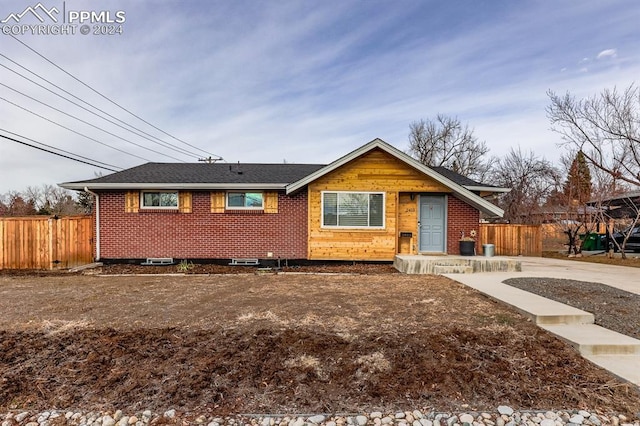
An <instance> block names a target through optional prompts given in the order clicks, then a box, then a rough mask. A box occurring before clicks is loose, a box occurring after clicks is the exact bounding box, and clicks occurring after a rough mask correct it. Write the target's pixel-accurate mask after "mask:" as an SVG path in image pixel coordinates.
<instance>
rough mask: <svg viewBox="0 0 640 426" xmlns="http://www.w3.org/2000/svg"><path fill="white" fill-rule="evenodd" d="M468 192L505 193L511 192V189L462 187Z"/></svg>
mask: <svg viewBox="0 0 640 426" xmlns="http://www.w3.org/2000/svg"><path fill="white" fill-rule="evenodd" d="M464 187H465V188H467V189H468V190H469V191H477V192H500V193H507V192H511V188H499V187H496V186H473V185H464Z"/></svg>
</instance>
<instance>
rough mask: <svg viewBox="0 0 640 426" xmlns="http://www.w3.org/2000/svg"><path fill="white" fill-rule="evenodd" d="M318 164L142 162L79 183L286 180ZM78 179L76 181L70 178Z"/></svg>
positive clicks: (309, 170)
mask: <svg viewBox="0 0 640 426" xmlns="http://www.w3.org/2000/svg"><path fill="white" fill-rule="evenodd" d="M322 167H324V165H322V164H252V163H248V164H237V163H234V164H230V163H212V164H209V163H196V164H186V163H146V164H143V165H140V166H137V167H133V168H130V169H127V170H123V171H121V172H117V173H113V174H110V175H107V176H103V177H99V178H96V179H91V180H86V181H81V182H82V183H92V184H93V183H109V184H118V183H182V184H189V183H203V184H204V183H220V184H225V183H234V184H242V183H246V184H255V183H274V184H277V183H280V184H288V183H291V182H295V181H297V180H300V179H302V178H303V177H305V176H308V175H310V174H311V173H313V172H315V171H316V170H319V169H321V168H322ZM74 183H79V182H74Z"/></svg>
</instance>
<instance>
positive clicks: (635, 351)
mask: <svg viewBox="0 0 640 426" xmlns="http://www.w3.org/2000/svg"><path fill="white" fill-rule="evenodd" d="M518 260H520V261H521V262H522V272H484V273H477V274H446V275H445V276H447V277H449V278H451V279H453V280H455V281H458V282H460V283H462V284H464V285H467V286H469V287H471V288H474V289H476V290H478V291H480V292H482V293H484V294H486V295H488V296H490V297H491V298H493V299H496V300H500V301H502V302H504V303H506V304H508V305H511V306H512V307H514V308H515V309H516V310H518V311H520V312H521V313H522V314H524V315H525V316H527V317H529V318H531V319H532V320H533V321H535V322H536V324H538V325H539V326H540V327H542V328H544V329H546V330H548V331H549V332H551V333H553V334H555V335H556V336H558V337H559V338H561V339H563V340H565V341H566V342H567V343H569V344H570V345H572V346H573V347H575V348H576V350H578V351H579V352H580V354H581V355H582V356H583V357H585V358H586V359H588V360H590V361H591V362H593V363H595V364H597V365H599V366H601V367H603V368H605V369H607V370H609V371H611V372H612V373H613V374H615V375H617V376H619V377H621V378H623V379H625V380H628V381H629V382H631V383H634V384H636V385H638V386H640V340H637V339H633V338H631V337H629V336H626V335H623V334H620V333H617V332H615V331H611V330H607V329H605V328H602V327H600V326H598V325H595V324H593V321H594V317H593V314H591V313H589V312H585V311H581V310H580V309H576V308H573V307H571V306H568V305H565V304H563V303H559V302H555V301H553V300H549V299H546V298H544V297H541V296H538V295H535V294H532V293H529V292H527V291H524V290H520V289H517V288H515V287H511V286H509V285H506V284H503V281H505V280H507V279H509V278H524V277H546V278H563V279H571V280H578V281H589V282H597V283H602V284H605V285H609V286H612V287H616V288H619V289H622V290H625V291H628V292H631V293H636V294H640V269H638V268H629V267H623V266H609V265H602V264H597V263H588V262H576V261H568V260H559V259H547V258H529V257H522V258H518Z"/></svg>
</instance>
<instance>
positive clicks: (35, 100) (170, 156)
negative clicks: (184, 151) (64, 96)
mask: <svg viewBox="0 0 640 426" xmlns="http://www.w3.org/2000/svg"><path fill="white" fill-rule="evenodd" d="M0 86H3V87H6V88H7V89H9V90H12V91H14V92H16V93H19V94H20V95H22V96H24V97H25V98H27V99H31V100H32V101H34V102H37V103H39V104H41V105H44V106H46V107H48V108H51V109H52V110H54V111H57V112H59V113H60V114H64V115H66V116H67V117H71V118H73V119H75V120H78V121H79V122H81V123H83V124H86V125H87V126H91V127H93V128H94V129H98V130H100V131H102V132H105V133H106V134H108V135H111V136H113V137H115V138H118V139H120V140H122V141H125V142H127V143H130V144H132V145H135V146H137V147H138V148H142V149H146V150H147V151H151V152H154V153H156V152H157V151H154V150H153V149H151V148H147V147H146V146H144V145H140V144H138V143H135V142H133V141H130V140H129V139H125V138H123V137H121V136H118V135H116V134H115V133H112V132H110V131H108V130H105V129H103V128H102V127H99V126H96V125H95V124H91V123H89V122H88V121H86V120H83V119H81V118H78V117H76V116H74V115H72V114H69V113H68V112H64V111H62V110H61V109H58V108H56V107H53V106H51V105H49V104H47V103H46V102H42V101H40V100H38V99H36V98H34V97H32V96H29V95H27V94H26V93H23V92H21V91H19V90H17V89H14V88H12V87H10V86H7V85H6V84H4V83H0ZM157 153H158V154H160V155H164V156H165V157H169V158H172V159H174V160H176V161H180V162H182V163H185V162H186V161H183V160H181V159H179V158H176V157H174V156H172V155H169V154H164V153H162V152H157Z"/></svg>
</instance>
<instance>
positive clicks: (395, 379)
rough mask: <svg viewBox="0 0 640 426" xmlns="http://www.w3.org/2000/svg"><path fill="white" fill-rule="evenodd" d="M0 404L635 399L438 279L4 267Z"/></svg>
mask: <svg viewBox="0 0 640 426" xmlns="http://www.w3.org/2000/svg"><path fill="white" fill-rule="evenodd" d="M0 313H1V314H0V410H8V409H28V410H43V409H54V408H60V409H68V408H75V409H81V410H102V409H105V410H114V409H123V410H131V411H135V410H139V409H151V410H162V409H166V408H169V407H171V408H176V409H178V410H181V411H185V412H188V411H191V412H193V411H201V412H203V413H206V412H213V413H218V414H225V413H276V412H287V413H304V412H307V413H319V412H325V413H339V412H350V413H358V412H367V411H369V412H370V411H374V410H382V411H385V410H397V409H415V408H422V409H432V410H438V411H447V410H459V409H460V407H461V406H462V404H468V407H469V408H467V409H468V410H483V409H486V410H488V409H495V407H497V406H498V405H501V404H507V405H510V406H512V407H513V408H516V409H544V410H546V409H563V408H564V409H587V410H590V411H593V412H602V413H611V412H618V413H625V414H627V415H631V416H635V415H636V413H638V412H639V411H640V394H639V393H638V389H637V387H635V386H633V385H628V384H625V383H622V382H620V381H619V380H617V379H615V378H614V377H612V376H611V375H610V374H608V373H607V372H606V371H604V370H602V369H600V368H598V367H596V366H594V365H592V364H590V363H589V362H587V361H586V360H584V359H583V358H581V357H580V356H579V355H578V354H577V352H575V351H574V350H573V349H571V348H570V347H568V346H567V345H565V344H564V343H562V342H560V341H559V340H557V339H556V338H554V337H552V336H551V335H549V334H547V333H546V332H544V331H543V330H541V329H539V328H538V327H536V326H535V325H534V324H532V323H530V322H527V321H526V320H525V319H523V317H522V316H520V315H519V314H517V313H516V312H514V311H512V310H510V309H508V308H506V307H504V306H502V305H500V304H498V303H496V302H494V301H492V300H489V299H487V298H485V297H483V296H482V295H479V294H478V293H476V292H474V291H472V290H470V289H468V288H465V287H463V286H462V285H460V284H458V283H456V282H454V281H451V280H449V279H447V278H444V277H437V276H406V275H401V274H393V273H383V274H369V275H305V274H288V275H287V274H284V275H282V274H280V275H273V274H265V275H256V274H245V275H242V274H235V275H211V276H178V277H176V276H135V277H131V276H111V277H98V276H82V275H62V274H58V275H48V276H41V277H38V276H33V275H27V276H10V275H1V276H0Z"/></svg>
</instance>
